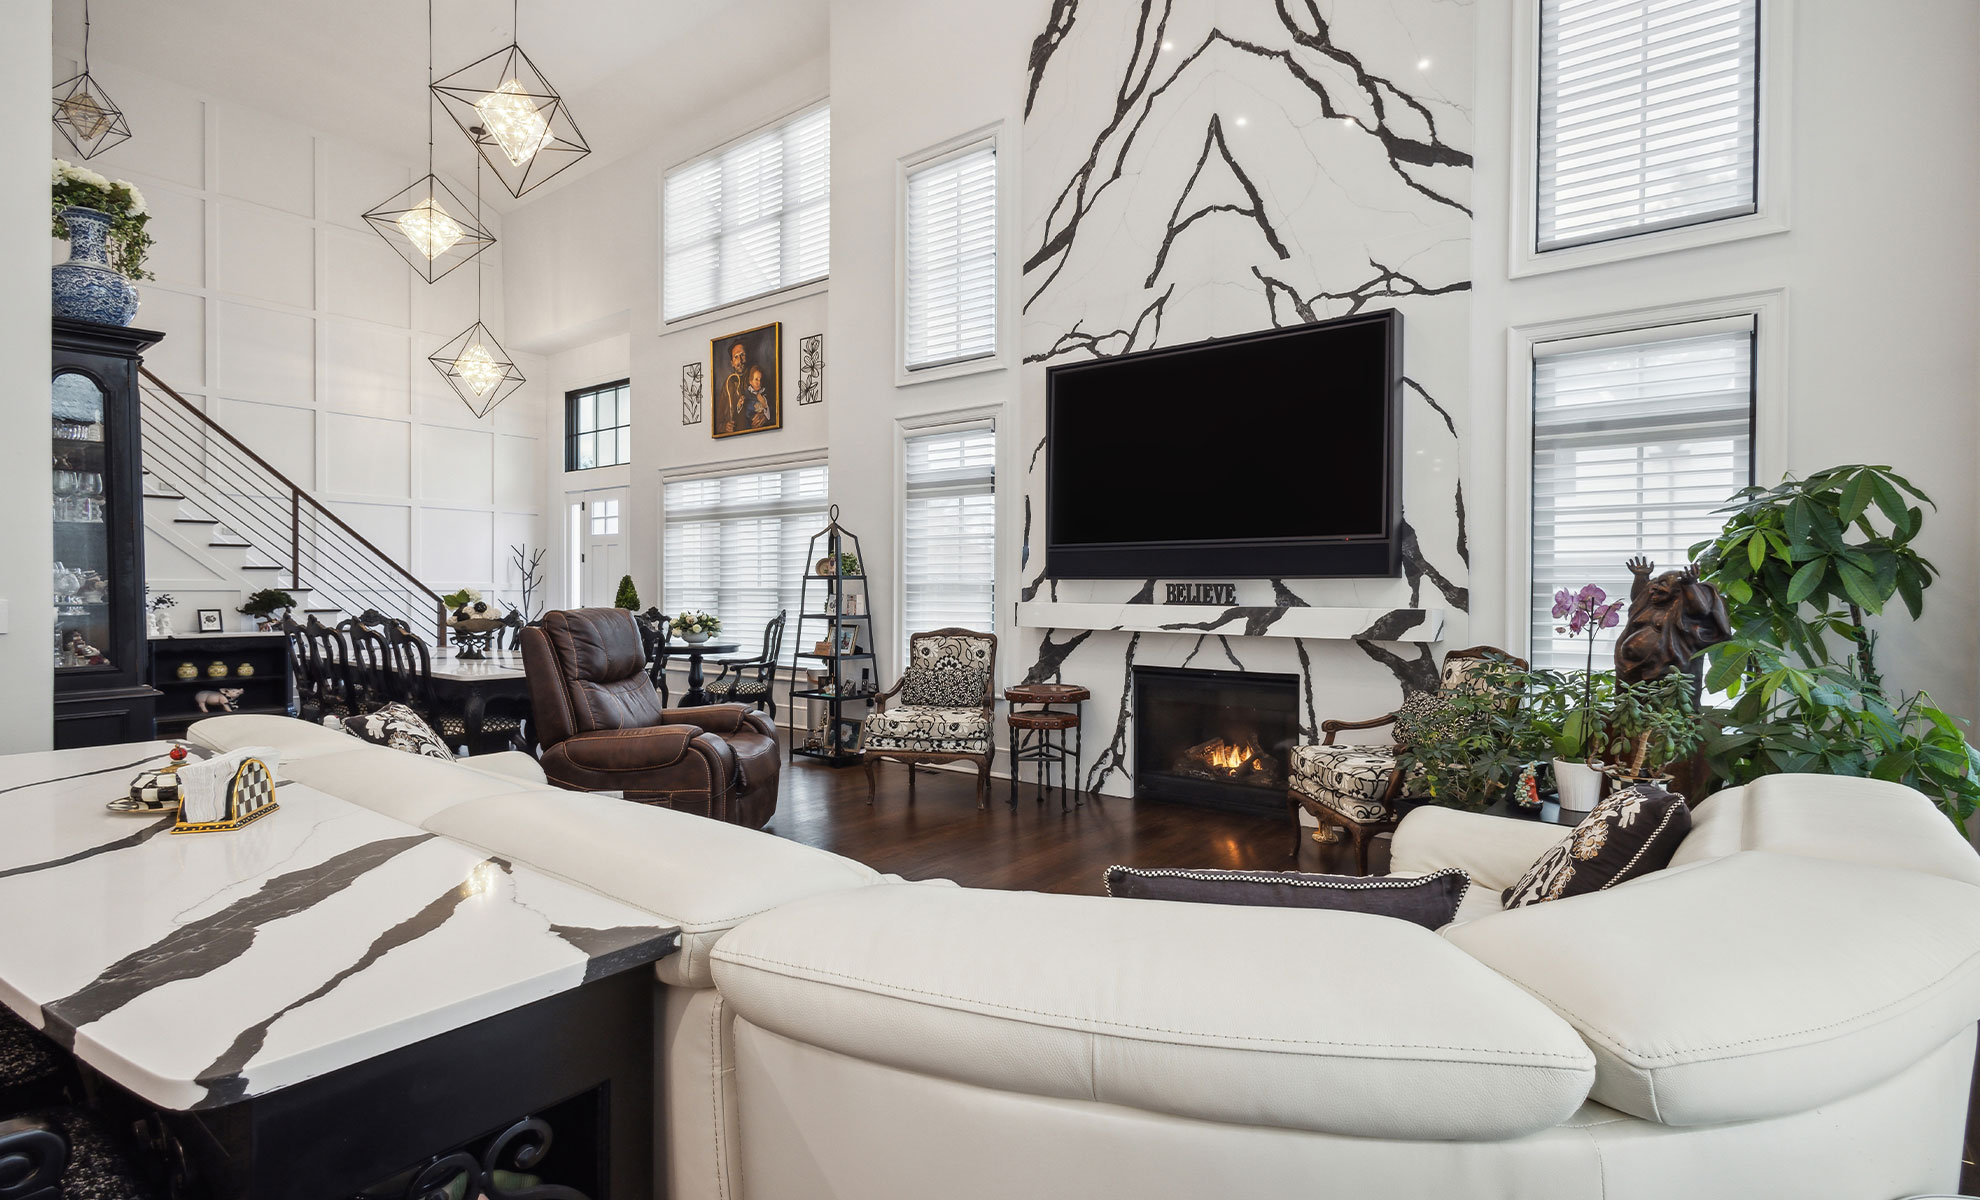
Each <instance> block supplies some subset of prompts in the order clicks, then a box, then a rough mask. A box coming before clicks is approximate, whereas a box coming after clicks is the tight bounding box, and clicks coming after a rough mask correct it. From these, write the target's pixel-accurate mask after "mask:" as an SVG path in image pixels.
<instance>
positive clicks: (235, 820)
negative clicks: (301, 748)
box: [172, 746, 281, 834]
mask: <svg viewBox="0 0 1980 1200" xmlns="http://www.w3.org/2000/svg"><path fill="white" fill-rule="evenodd" d="M280 762H281V760H280V758H278V757H277V755H276V753H275V751H274V750H273V749H271V748H269V747H266V746H248V747H243V748H242V749H239V750H235V751H233V752H231V753H228V754H220V755H215V756H214V757H212V758H209V759H207V760H205V761H204V762H188V763H184V764H181V765H180V767H179V818H178V821H177V822H176V823H175V824H174V825H173V826H172V832H173V833H175V834H176V833H217V832H220V831H223V830H228V829H239V828H240V827H241V826H243V825H246V824H247V823H248V822H250V821H253V820H256V819H258V818H261V817H265V816H267V815H268V814H269V813H272V812H274V811H275V810H276V808H278V807H279V806H278V805H277V804H276V803H275V768H276V766H278V765H279V764H280Z"/></svg>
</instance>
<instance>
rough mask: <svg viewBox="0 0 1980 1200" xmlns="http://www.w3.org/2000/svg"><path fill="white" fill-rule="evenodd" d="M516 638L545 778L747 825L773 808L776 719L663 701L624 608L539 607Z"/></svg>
mask: <svg viewBox="0 0 1980 1200" xmlns="http://www.w3.org/2000/svg"><path fill="white" fill-rule="evenodd" d="M522 650H523V667H524V669H525V670H526V671H527V672H528V673H529V694H530V701H531V704H532V705H533V707H534V709H535V714H536V725H537V729H538V731H539V735H540V740H541V742H542V745H543V758H542V762H543V772H544V774H545V775H546V776H548V777H549V779H550V782H552V783H554V784H556V785H557V786H558V787H562V788H569V789H570V790H572V791H578V792H619V793H621V794H622V795H624V796H625V798H626V799H628V800H637V801H640V802H642V803H647V804H657V805H663V806H665V807H668V808H681V809H686V810H688V811H692V812H701V813H706V814H707V815H708V816H710V817H713V818H715V819H716V820H718V821H728V822H731V823H732V824H737V825H747V826H749V827H751V828H753V829H761V828H762V827H763V826H764V825H765V824H766V823H768V822H769V820H770V818H771V816H772V815H773V814H774V813H775V812H776V811H777V772H778V766H779V757H780V756H779V755H778V752H777V736H776V727H775V726H774V725H772V724H771V723H770V720H769V718H767V717H765V716H764V715H763V714H761V713H756V712H751V711H750V710H749V709H748V708H746V707H745V706H743V705H740V704H715V705H710V706H708V707H706V708H667V707H665V706H664V705H663V704H662V703H661V701H660V693H659V692H657V691H656V690H654V687H653V680H652V678H651V677H650V676H649V675H648V674H647V660H646V654H645V650H644V647H643V646H642V645H641V642H640V635H639V627H638V625H637V624H636V623H635V622H634V619H633V615H632V614H631V613H629V612H627V611H625V610H624V609H618V608H579V609H570V610H565V611H556V612H549V613H545V614H544V616H543V624H542V625H541V626H540V627H526V628H524V630H523V644H522Z"/></svg>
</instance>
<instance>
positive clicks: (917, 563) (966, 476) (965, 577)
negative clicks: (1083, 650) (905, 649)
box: [901, 424, 997, 646]
mask: <svg viewBox="0 0 1980 1200" xmlns="http://www.w3.org/2000/svg"><path fill="white" fill-rule="evenodd" d="M901 519H902V535H903V536H902V538H901V584H902V593H903V603H902V610H901V624H902V644H903V645H904V646H905V644H906V635H907V634H909V633H914V632H916V631H918V630H926V629H942V628H946V627H948V626H960V627H962V628H964V629H980V630H984V631H986V632H988V631H991V630H994V629H995V628H996V620H997V605H996V580H997V431H996V429H995V428H993V427H991V426H989V425H987V424H986V425H978V426H970V427H955V426H951V427H949V428H947V429H942V430H938V431H936V432H932V433H919V434H914V435H912V436H910V437H909V438H908V439H907V503H906V505H905V507H904V508H903V509H902V518H901Z"/></svg>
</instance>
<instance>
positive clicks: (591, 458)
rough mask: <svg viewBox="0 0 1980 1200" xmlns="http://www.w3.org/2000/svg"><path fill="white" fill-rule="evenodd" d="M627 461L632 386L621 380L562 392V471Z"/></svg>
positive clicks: (583, 469)
mask: <svg viewBox="0 0 1980 1200" xmlns="http://www.w3.org/2000/svg"><path fill="white" fill-rule="evenodd" d="M631 461H632V382H631V381H630V380H626V379H621V380H619V381H618V382H617V383H607V384H601V385H600V386H598V387H594V388H584V389H582V390H580V391H575V392H566V393H565V394H564V469H565V470H566V471H589V470H591V469H592V468H593V467H616V466H618V465H620V464H621V463H629V462H631ZM594 532H597V531H595V530H594Z"/></svg>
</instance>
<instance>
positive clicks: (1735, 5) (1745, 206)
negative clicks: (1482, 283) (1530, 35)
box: [1536, 0, 1760, 251]
mask: <svg viewBox="0 0 1980 1200" xmlns="http://www.w3.org/2000/svg"><path fill="white" fill-rule="evenodd" d="M1759 77H1760V11H1759V0H1541V3H1540V105H1539V110H1540V131H1539V132H1540V147H1539V150H1540V152H1539V168H1540V170H1539V196H1538V201H1539V202H1538V204H1537V206H1536V207H1537V210H1538V214H1539V228H1538V230H1537V234H1538V242H1537V245H1538V248H1539V249H1540V250H1543V251H1544V250H1555V249H1560V248H1562V247H1565V246H1573V245H1579V244H1582V243H1585V242H1595V241H1602V240H1605V239H1608V238H1615V237H1625V236H1628V235H1630V234H1637V233H1648V232H1651V231H1653V230H1657V229H1668V228H1671V227H1673V226H1678V225H1694V224H1698V223H1700V222H1703V221H1715V220H1719V219H1721V218H1724V217H1734V216H1741V215H1744V214H1746V213H1750V212H1753V211H1755V209H1756V206H1757V203H1758V185H1757V179H1758V174H1757V167H1756V165H1755V163H1756V158H1757V145H1758V140H1759V139H1758V136H1757V134H1758V128H1759Z"/></svg>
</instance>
